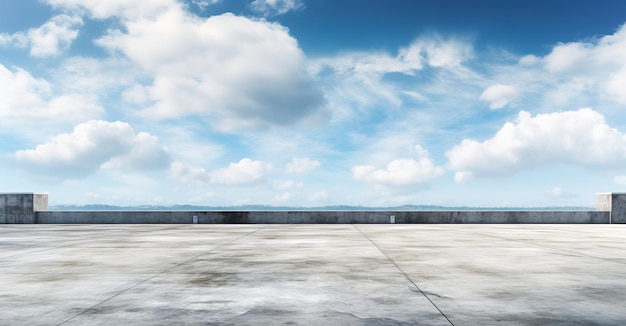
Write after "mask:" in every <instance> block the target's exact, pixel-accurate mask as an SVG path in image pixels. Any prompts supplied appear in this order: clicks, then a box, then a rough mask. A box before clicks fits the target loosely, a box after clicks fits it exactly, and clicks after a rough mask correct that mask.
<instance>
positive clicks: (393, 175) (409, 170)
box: [352, 145, 444, 186]
mask: <svg viewBox="0 0 626 326" xmlns="http://www.w3.org/2000/svg"><path fill="white" fill-rule="evenodd" d="M415 150H416V151H417V154H418V155H417V156H418V159H417V160H416V159H413V158H401V159H396V160H393V161H391V162H389V163H388V164H387V167H386V168H385V169H377V168H376V167H374V166H371V165H359V166H355V167H353V168H352V175H353V177H354V178H355V179H356V180H360V181H365V182H368V183H372V184H377V185H384V186H408V185H416V184H424V183H428V182H430V181H431V180H433V179H435V178H437V177H439V176H441V175H442V174H443V173H444V170H443V168H441V167H438V166H436V165H435V164H434V163H433V161H432V160H431V159H430V158H429V157H428V152H427V151H426V150H424V149H423V148H422V147H421V146H419V145H418V146H416V147H415Z"/></svg>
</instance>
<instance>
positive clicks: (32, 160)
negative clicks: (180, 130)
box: [14, 120, 170, 177]
mask: <svg viewBox="0 0 626 326" xmlns="http://www.w3.org/2000/svg"><path fill="white" fill-rule="evenodd" d="M14 158H15V160H16V161H17V162H19V163H20V164H21V165H22V167H24V168H25V169H27V170H29V171H32V172H33V173H35V174H42V175H47V174H50V173H51V174H53V175H58V176H66V177H84V176H87V175H90V174H94V173H96V172H97V171H98V170H100V169H101V168H103V167H108V168H116V167H117V168H134V169H138V170H144V169H161V168H165V167H167V166H168V164H169V160H170V155H169V153H168V150H167V149H166V148H165V147H163V146H160V145H159V144H158V139H157V138H156V137H155V136H153V135H150V134H148V133H145V132H140V133H135V131H134V130H133V128H132V127H131V126H130V125H129V124H128V123H124V122H120V121H117V122H107V121H101V120H91V121H89V122H86V123H81V124H79V125H77V126H76V127H75V128H74V130H73V132H71V133H64V134H60V135H57V136H55V137H53V138H52V139H51V140H50V141H49V142H47V143H44V144H40V145H37V146H36V147H35V148H34V149H26V150H20V151H17V152H15V154H14Z"/></svg>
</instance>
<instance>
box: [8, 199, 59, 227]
mask: <svg viewBox="0 0 626 326" xmlns="http://www.w3.org/2000/svg"><path fill="white" fill-rule="evenodd" d="M46 209H48V195H47V194H33V193H0V224H5V223H15V224H32V223H35V214H36V211H42V210H46Z"/></svg>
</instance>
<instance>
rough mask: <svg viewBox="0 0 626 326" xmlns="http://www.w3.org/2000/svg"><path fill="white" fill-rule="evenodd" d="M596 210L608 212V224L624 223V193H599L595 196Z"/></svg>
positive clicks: (625, 219) (625, 217)
mask: <svg viewBox="0 0 626 326" xmlns="http://www.w3.org/2000/svg"><path fill="white" fill-rule="evenodd" d="M596 210H598V211H608V212H609V219H610V223H615V224H624V223H626V193H617V192H613V193H600V194H597V195H596Z"/></svg>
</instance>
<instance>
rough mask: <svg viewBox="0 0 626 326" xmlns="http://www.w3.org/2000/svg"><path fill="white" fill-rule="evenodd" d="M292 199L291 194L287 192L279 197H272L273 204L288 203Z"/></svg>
mask: <svg viewBox="0 0 626 326" xmlns="http://www.w3.org/2000/svg"><path fill="white" fill-rule="evenodd" d="M292 198H293V194H292V193H290V192H288V191H286V192H284V193H282V194H280V195H276V196H274V202H275V203H284V202H287V201H289V200H290V199H292Z"/></svg>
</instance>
